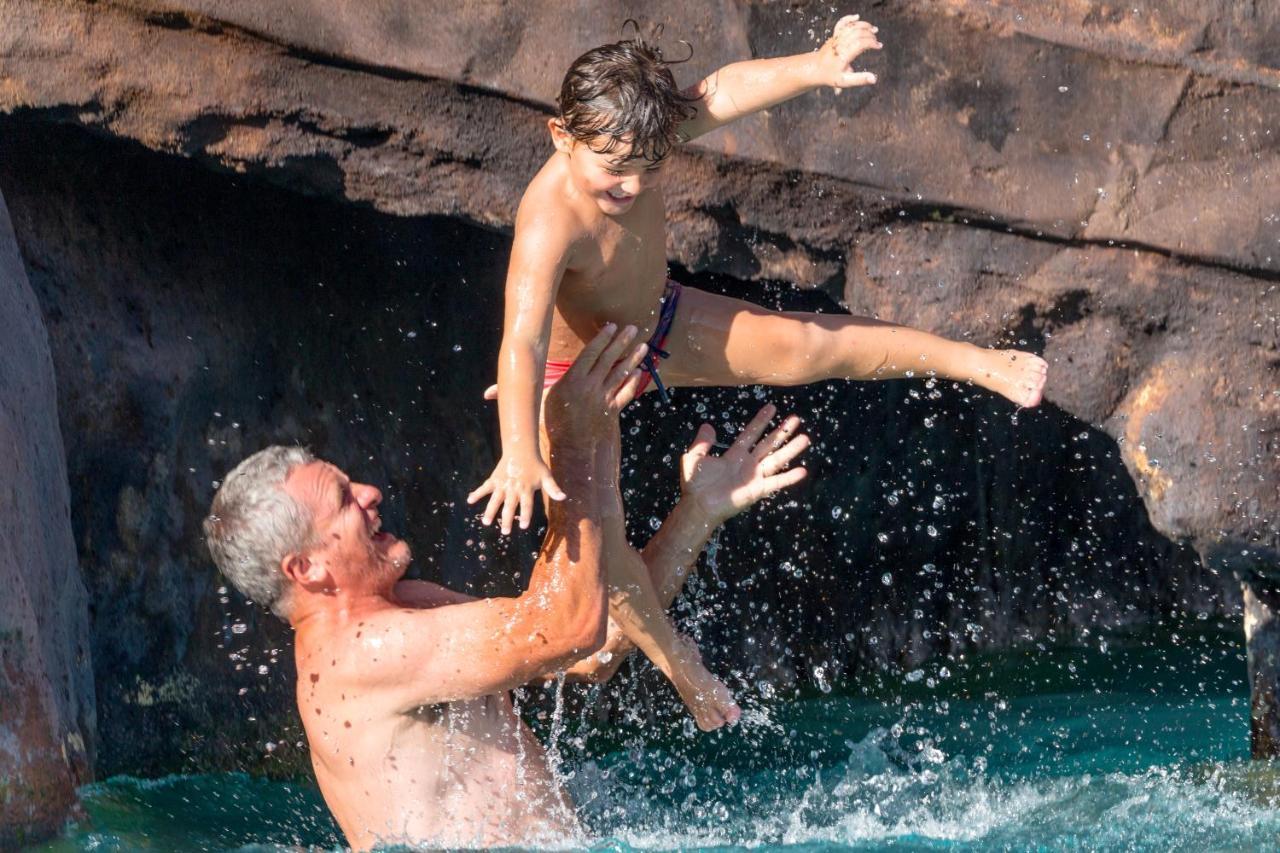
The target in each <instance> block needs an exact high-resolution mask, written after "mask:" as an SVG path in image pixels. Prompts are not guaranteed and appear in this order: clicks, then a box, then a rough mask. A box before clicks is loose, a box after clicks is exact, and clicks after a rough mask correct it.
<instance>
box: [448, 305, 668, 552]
mask: <svg viewBox="0 0 1280 853" xmlns="http://www.w3.org/2000/svg"><path fill="white" fill-rule="evenodd" d="M635 336H636V329H635V327H634V326H627V327H626V328H625V329H623V330H621V331H616V327H615V326H614V325H613V324H612V323H611V324H609V325H607V326H605V327H604V329H602V330H601V331H600V333H599V334H598V335H596V337H595V338H594V339H592V341H591V342H590V343H588V344H587V346H586V347H585V348H584V349H583V350H582V352H581V353H580V354H579V355H578V358H577V359H576V360H575V361H574V364H573V366H572V367H570V368H569V371H568V372H567V373H565V375H564V377H563V378H562V379H561V380H560V381H559V382H558V383H556V387H555V388H553V389H552V391H551V393H550V394H549V395H548V396H547V400H546V403H545V406H544V414H545V417H546V420H547V430H548V433H549V435H550V436H551V439H552V441H553V442H554V441H555V440H556V439H557V437H560V438H561V439H563V440H566V441H577V442H579V443H581V442H583V441H590V440H591V435H592V434H593V432H599V431H600V430H601V429H603V428H604V427H605V425H607V424H608V422H609V420H610V419H611V418H612V419H616V418H617V416H618V412H620V411H621V410H622V408H623V407H625V406H626V405H627V404H628V403H630V402H631V401H632V400H633V399H635V395H636V391H637V389H638V388H639V384H640V373H639V371H638V370H636V367H637V366H638V365H639V364H640V361H641V360H642V359H643V358H644V354H645V352H646V347H645V346H644V345H643V344H642V345H640V346H638V347H635V348H634V349H632V350H630V351H629V352H628V351H627V348H628V345H629V344H630V343H631V341H632V340H633V339H634V338H635ZM538 489H542V491H543V492H544V493H545V494H546V495H547V497H548V498H550V499H551V500H555V501H562V500H564V498H565V494H564V492H563V491H562V490H561V488H560V486H559V484H557V483H556V481H555V477H553V476H552V474H551V469H550V468H549V467H548V466H547V464H546V463H545V462H544V461H543V460H542V457H541V456H540V455H539V454H538V453H536V452H535V453H526V454H523V455H513V454H508V453H504V454H503V455H502V458H501V459H500V460H498V464H497V466H496V467H495V468H494V469H493V473H492V474H491V475H489V479H487V480H485V481H484V483H483V484H481V486H480V487H479V488H478V489H476V490H475V491H473V492H472V493H471V494H469V495H467V503H469V504H473V503H476V502H477V501H479V500H480V499H481V498H483V497H484V496H485V495H489V503H488V505H487V506H486V507H485V511H484V515H483V517H482V520H483V521H484V523H485V524H486V525H489V524H492V523H493V521H494V519H495V518H498V517H499V513H501V528H502V532H503V534H504V535H505V534H508V533H510V532H511V525H512V522H513V521H515V520H516V514H517V512H518V513H519V523H520V529H521V530H525V529H527V528H528V527H529V524H530V522H532V521H533V501H534V494H535V493H536V492H537V491H538Z"/></svg>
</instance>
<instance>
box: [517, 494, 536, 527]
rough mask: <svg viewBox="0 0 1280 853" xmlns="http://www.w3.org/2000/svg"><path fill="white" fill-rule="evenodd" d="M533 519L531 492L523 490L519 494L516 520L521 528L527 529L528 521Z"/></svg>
mask: <svg viewBox="0 0 1280 853" xmlns="http://www.w3.org/2000/svg"><path fill="white" fill-rule="evenodd" d="M531 521H533V493H532V492H528V491H526V492H524V493H523V494H522V495H520V519H519V521H518V523H519V525H520V529H521V530H528V529H529V522H531Z"/></svg>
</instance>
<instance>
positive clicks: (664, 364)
mask: <svg viewBox="0 0 1280 853" xmlns="http://www.w3.org/2000/svg"><path fill="white" fill-rule="evenodd" d="M666 350H667V352H668V353H670V355H671V357H670V358H669V359H667V360H663V361H659V363H658V367H659V370H660V371H661V372H662V377H663V379H664V381H666V382H667V383H668V384H671V385H755V384H764V385H804V384H807V383H810V382H817V381H820V380H824V379H863V380H866V379H898V378H902V377H908V376H918V377H922V378H923V377H927V376H931V375H936V376H939V377H942V378H944V379H954V380H957V381H960V382H974V383H975V384H977V385H981V386H982V387H984V388H986V389H988V390H990V391H994V392H995V393H997V394H1000V395H1001V396H1004V397H1007V398H1008V399H1010V400H1012V401H1013V402H1014V403H1016V404H1017V405H1019V406H1035V405H1037V404H1038V403H1039V402H1040V397H1041V394H1042V392H1043V390H1044V381H1045V376H1046V373H1047V369H1048V366H1047V365H1046V364H1045V362H1044V360H1043V359H1041V358H1039V357H1038V356H1035V355H1032V354H1031V353H1026V352H1020V351H1017V350H996V349H984V348H982V347H977V346H974V345H973V344H968V343H963V342H960V341H950V340H947V339H946V338H941V337H938V336H937V335H933V334H930V333H929V332H922V331H920V330H918V329H912V328H910V327H908V326H898V325H895V324H893V323H884V322H881V321H879V320H872V319H869V318H866V317H854V316H850V315H848V314H811V313H801V312H782V311H770V310H769V309H767V308H762V307H760V306H759V305H753V304H751V303H750V302H745V301H743V300H741V299H733V298H730V297H727V296H717V295H716V294H713V293H707V292H706V291H704V290H698V289H697V288H693V287H685V288H683V290H682V292H681V295H680V304H679V307H678V309H677V311H676V316H675V322H674V324H673V325H672V327H671V332H670V334H669V335H668V336H667V341H666Z"/></svg>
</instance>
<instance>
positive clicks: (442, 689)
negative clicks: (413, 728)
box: [353, 596, 564, 709]
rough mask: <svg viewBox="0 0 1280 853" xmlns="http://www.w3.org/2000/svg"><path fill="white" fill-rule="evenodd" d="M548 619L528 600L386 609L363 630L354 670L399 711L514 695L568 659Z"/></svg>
mask: <svg viewBox="0 0 1280 853" xmlns="http://www.w3.org/2000/svg"><path fill="white" fill-rule="evenodd" d="M546 616H547V614H546V612H545V609H538V608H536V607H535V605H534V602H532V601H530V600H529V599H528V597H527V596H526V597H522V598H481V599H476V600H474V601H468V602H465V603H461V604H447V605H441V606H438V607H431V608H428V609H396V610H391V611H387V612H386V613H385V614H384V615H383V616H382V617H381V618H379V619H377V620H370V621H369V623H368V624H367V625H365V627H364V630H363V637H362V638H361V639H362V640H363V645H358V646H357V647H356V654H357V655H358V656H359V658H358V661H357V663H358V665H357V666H354V667H353V671H355V672H358V673H359V675H358V678H359V679H360V680H361V681H363V682H365V685H366V687H367V688H371V689H374V690H377V691H379V692H381V693H383V694H384V695H386V696H389V697H390V699H391V702H392V704H393V705H394V706H395V707H397V708H399V709H410V708H414V707H417V706H419V705H426V704H431V703H434V702H449V701H453V700H457V699H464V698H472V697H476V696H487V695H489V694H492V693H498V692H501V691H503V690H509V689H511V688H514V687H518V686H520V685H522V684H525V683H527V682H528V681H529V680H530V679H531V678H533V677H535V676H536V675H538V674H539V673H541V672H544V671H546V670H547V669H548V668H549V667H550V666H554V665H555V664H556V663H558V661H559V659H560V657H562V656H563V654H564V651H563V646H564V643H563V640H561V639H559V638H558V637H556V636H551V637H549V636H548V633H547V631H548V630H549V629H548V628H547V627H546V623H547V620H546ZM357 643H360V641H359V640H358V641H357Z"/></svg>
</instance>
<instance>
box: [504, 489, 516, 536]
mask: <svg viewBox="0 0 1280 853" xmlns="http://www.w3.org/2000/svg"><path fill="white" fill-rule="evenodd" d="M515 517H516V498H515V495H508V496H507V502H506V503H504V504H503V505H502V535H503V536H506V535H507V534H509V533H510V532H511V522H512V521H514V520H515Z"/></svg>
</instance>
